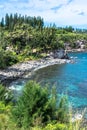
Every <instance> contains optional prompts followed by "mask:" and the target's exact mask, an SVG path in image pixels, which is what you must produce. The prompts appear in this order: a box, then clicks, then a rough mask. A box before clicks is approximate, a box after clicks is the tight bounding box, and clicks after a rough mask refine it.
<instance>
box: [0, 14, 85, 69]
mask: <svg viewBox="0 0 87 130" xmlns="http://www.w3.org/2000/svg"><path fill="white" fill-rule="evenodd" d="M78 40H79V41H82V40H83V42H85V47H87V42H86V41H87V30H80V29H76V30H75V29H74V28H72V27H71V26H69V27H65V28H58V27H56V26H55V25H53V26H49V27H45V26H44V21H43V19H42V18H41V17H30V16H21V15H18V14H17V13H16V14H14V15H12V14H10V15H8V14H6V16H5V18H2V20H1V22H0V69H3V68H6V67H8V66H10V65H13V64H15V63H17V62H20V61H24V60H32V59H37V58H41V57H42V53H47V52H49V51H53V50H55V49H61V48H63V49H66V46H68V47H69V48H71V49H72V48H78V47H79V46H78V45H77V41H78Z"/></svg>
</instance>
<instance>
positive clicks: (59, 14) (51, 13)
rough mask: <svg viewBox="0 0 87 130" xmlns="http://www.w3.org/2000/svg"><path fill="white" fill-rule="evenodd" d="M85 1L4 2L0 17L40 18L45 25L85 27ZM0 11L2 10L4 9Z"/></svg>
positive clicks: (86, 14) (86, 12)
mask: <svg viewBox="0 0 87 130" xmlns="http://www.w3.org/2000/svg"><path fill="white" fill-rule="evenodd" d="M86 5H87V0H9V2H6V0H4V1H3V2H2V3H1V5H0V17H2V15H5V14H6V13H16V12H17V13H20V14H22V15H25V14H26V15H30V16H41V17H43V18H44V20H45V21H46V22H47V23H55V24H57V25H58V26H62V25H78V26H82V25H87V6H86ZM4 7H5V9H3V10H2V8H4Z"/></svg>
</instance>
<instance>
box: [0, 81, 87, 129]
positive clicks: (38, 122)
mask: <svg viewBox="0 0 87 130" xmlns="http://www.w3.org/2000/svg"><path fill="white" fill-rule="evenodd" d="M0 94H1V95H0V130H12V129H14V130H86V128H87V127H84V128H83V127H81V124H82V122H81V120H80V121H79V120H78V121H76V122H73V123H72V122H71V120H70V114H69V113H70V112H69V109H68V102H67V101H68V100H67V98H66V97H65V96H63V97H61V98H58V93H57V92H56V90H55V89H54V88H53V89H51V90H50V89H49V87H47V86H45V87H41V86H40V85H39V84H37V83H36V82H33V81H30V82H28V83H27V84H26V85H25V87H24V89H23V91H22V94H21V95H20V96H19V98H18V100H16V103H13V100H12V97H11V96H10V97H9V95H11V94H9V90H8V89H7V88H5V87H4V86H2V85H0ZM7 94H9V95H7ZM4 97H5V98H4ZM7 100H9V102H8V103H7ZM82 126H83V125H82Z"/></svg>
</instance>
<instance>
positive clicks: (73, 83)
mask: <svg viewBox="0 0 87 130" xmlns="http://www.w3.org/2000/svg"><path fill="white" fill-rule="evenodd" d="M69 56H70V57H71V58H73V59H74V61H75V62H73V63H66V64H60V65H52V66H48V67H45V68H42V69H39V70H37V71H35V72H34V74H33V75H32V77H31V79H33V80H36V81H37V82H40V83H41V84H42V85H44V84H49V86H50V87H51V86H53V85H54V86H56V88H57V92H58V93H60V94H62V93H64V94H67V95H68V98H69V102H70V103H71V104H72V107H74V108H85V107H87V52H74V53H69ZM13 85H14V86H16V87H17V85H19V86H23V85H24V83H23V84H22V83H21V82H19V83H18V82H16V83H13ZM20 88H21V87H20Z"/></svg>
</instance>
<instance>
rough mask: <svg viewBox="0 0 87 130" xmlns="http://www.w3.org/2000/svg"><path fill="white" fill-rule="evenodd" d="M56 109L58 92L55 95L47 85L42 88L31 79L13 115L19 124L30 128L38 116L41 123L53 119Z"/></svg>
mask: <svg viewBox="0 0 87 130" xmlns="http://www.w3.org/2000/svg"><path fill="white" fill-rule="evenodd" d="M55 111H56V94H55V95H54V93H53V91H52V92H51V93H50V91H49V90H48V89H47V87H44V88H42V87H41V86H40V85H39V84H36V82H33V81H30V82H28V83H27V84H26V86H25V87H24V90H23V92H22V95H21V96H20V97H19V100H18V102H17V104H16V106H15V108H14V109H13V117H14V119H15V121H16V122H17V124H18V126H20V127H22V126H24V127H28V128H29V126H32V125H34V123H35V121H36V120H38V118H40V121H41V123H46V122H47V121H49V120H53V119H54V118H55ZM40 125H41V124H40Z"/></svg>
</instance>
